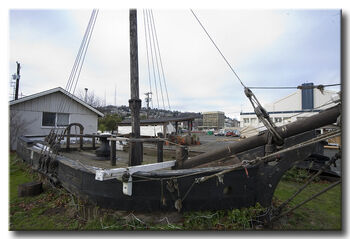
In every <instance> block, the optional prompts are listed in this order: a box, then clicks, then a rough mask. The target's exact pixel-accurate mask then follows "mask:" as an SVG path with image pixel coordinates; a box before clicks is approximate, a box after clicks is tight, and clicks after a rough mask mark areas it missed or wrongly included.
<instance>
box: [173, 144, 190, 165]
mask: <svg viewBox="0 0 350 239" xmlns="http://www.w3.org/2000/svg"><path fill="white" fill-rule="evenodd" d="M187 159H188V148H187V147H185V146H181V147H178V148H176V167H180V168H181V167H182V166H183V164H184V162H185V161H186V160H187Z"/></svg>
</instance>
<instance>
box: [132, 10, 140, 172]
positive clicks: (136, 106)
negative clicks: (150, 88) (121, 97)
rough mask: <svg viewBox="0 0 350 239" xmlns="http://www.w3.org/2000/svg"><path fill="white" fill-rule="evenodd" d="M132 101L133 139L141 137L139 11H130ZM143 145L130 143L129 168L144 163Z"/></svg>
mask: <svg viewBox="0 0 350 239" xmlns="http://www.w3.org/2000/svg"><path fill="white" fill-rule="evenodd" d="M129 21H130V100H129V108H130V113H131V137H132V138H139V137H140V109H141V100H140V99H139V67H138V46H137V11H136V9H130V11H129ZM141 147H142V144H141V143H138V142H130V149H129V166H135V165H139V164H141V162H142V149H141Z"/></svg>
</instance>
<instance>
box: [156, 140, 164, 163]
mask: <svg viewBox="0 0 350 239" xmlns="http://www.w3.org/2000/svg"><path fill="white" fill-rule="evenodd" d="M157 162H158V163H162V162H163V141H161V140H159V141H158V142H157Z"/></svg>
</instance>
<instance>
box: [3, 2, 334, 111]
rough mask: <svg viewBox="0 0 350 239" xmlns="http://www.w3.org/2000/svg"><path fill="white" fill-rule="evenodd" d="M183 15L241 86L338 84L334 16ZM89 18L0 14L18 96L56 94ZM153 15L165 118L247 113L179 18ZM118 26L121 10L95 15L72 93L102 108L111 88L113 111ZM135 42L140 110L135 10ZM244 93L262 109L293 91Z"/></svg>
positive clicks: (122, 61)
mask: <svg viewBox="0 0 350 239" xmlns="http://www.w3.org/2000/svg"><path fill="white" fill-rule="evenodd" d="M193 10H194V12H195V13H196V14H197V16H198V17H199V19H200V20H201V21H202V23H203V25H204V26H205V27H206V29H207V31H208V32H209V33H210V35H211V36H212V38H213V39H214V41H215V42H216V43H217V45H218V47H219V48H220V49H221V51H222V52H223V54H224V55H225V56H226V58H227V60H228V61H229V62H230V64H231V65H232V67H233V68H234V69H235V71H236V73H237V74H238V75H239V77H240V78H241V80H242V81H243V83H244V84H245V85H247V86H298V85H300V84H302V83H305V82H313V83H314V84H335V83H340V60H341V59H340V34H341V32H340V19H341V15H340V11H339V10H271V11H267V10H208V9H207V10H200V9H193ZM91 11H92V9H91V10H10V14H9V17H10V21H9V24H10V26H9V38H10V41H9V46H10V52H9V56H10V57H9V66H10V69H9V71H10V73H11V74H12V73H15V71H16V61H19V62H20V63H21V65H22V69H21V82H20V93H21V92H22V93H23V94H24V95H30V94H33V93H37V92H40V91H44V90H48V89H51V88H54V87H58V86H60V87H62V88H65V86H66V84H67V81H68V78H69V75H70V72H71V69H72V66H73V64H74V60H75V57H76V54H77V52H78V50H79V46H80V43H81V41H82V38H83V35H84V32H85V29H86V25H87V23H88V20H89V18H90V14H91ZM153 14H154V18H155V22H156V27H157V33H158V35H157V36H158V41H159V47H160V51H161V57H162V61H163V67H164V73H165V78H166V85H167V90H168V93H169V100H170V106H171V109H173V110H180V111H194V112H203V111H214V110H215V111H216V110H219V111H224V112H225V114H226V115H227V116H229V117H235V118H239V112H240V111H241V110H242V109H243V110H248V111H252V109H251V106H250V105H249V101H248V99H247V98H246V97H245V95H244V92H243V87H242V86H241V85H240V83H239V82H238V81H237V79H236V78H235V76H234V75H233V73H232V72H231V70H230V68H229V67H228V66H227V65H226V63H225V61H224V60H223V59H222V57H221V56H220V54H219V53H218V51H217V50H216V49H215V47H214V46H213V44H212V43H211V42H210V40H209V38H208V37H207V36H206V35H205V33H204V31H203V30H202V28H201V27H200V25H199V24H198V22H197V21H196V19H195V18H194V17H193V15H192V13H191V12H190V10H189V9H183V10H157V9H155V10H153ZM128 21H129V11H128V10H126V9H125V10H113V11H112V10H104V9H100V11H99V14H98V17H97V21H96V25H95V30H94V33H93V36H92V38H91V43H90V45H89V49H88V52H87V56H86V60H85V64H84V66H83V69H82V72H81V75H80V78H79V82H78V86H77V88H78V89H79V90H82V89H84V88H88V89H89V91H93V92H94V93H95V94H96V95H97V96H99V97H100V98H102V99H104V97H105V95H106V103H107V104H114V90H115V87H116V89H117V100H116V102H117V105H128V99H129V98H130V83H129V82H130V76H129V65H130V62H129V23H128ZM138 36H139V38H138V39H139V42H138V44H139V74H140V76H139V80H140V96H141V97H142V100H143V102H142V104H143V106H145V101H144V95H143V93H145V92H147V91H149V87H150V86H149V83H148V82H149V79H148V71H147V59H146V51H145V49H146V47H145V46H146V44H145V37H144V24H143V10H142V9H138ZM152 80H153V79H152ZM8 81H10V76H9V79H8ZM152 87H153V93H154V94H153V105H154V106H155V105H157V102H156V96H155V91H154V86H152ZM328 89H329V90H334V91H338V90H339V89H340V88H339V87H332V88H328ZM253 91H254V93H255V94H256V96H257V98H258V99H259V100H260V101H261V102H262V103H263V104H266V103H270V102H272V101H274V100H277V99H279V98H281V97H283V96H286V95H288V94H290V93H292V92H294V91H295V90H253ZM164 95H165V91H164ZM159 98H160V93H159ZM161 106H162V104H161ZM161 108H162V107H161Z"/></svg>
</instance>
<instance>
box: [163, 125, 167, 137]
mask: <svg viewBox="0 0 350 239" xmlns="http://www.w3.org/2000/svg"><path fill="white" fill-rule="evenodd" d="M166 126H167V125H166V123H164V124H163V138H166Z"/></svg>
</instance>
